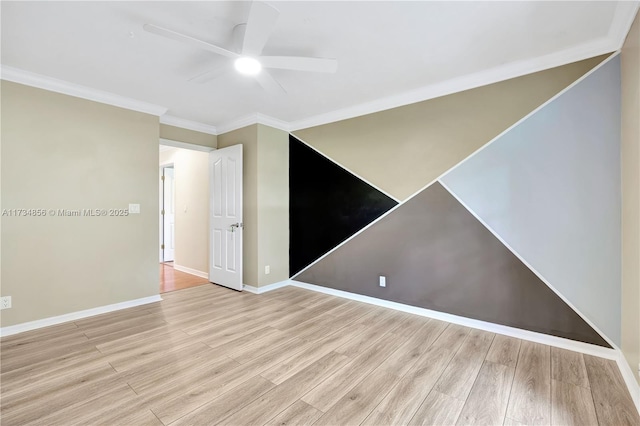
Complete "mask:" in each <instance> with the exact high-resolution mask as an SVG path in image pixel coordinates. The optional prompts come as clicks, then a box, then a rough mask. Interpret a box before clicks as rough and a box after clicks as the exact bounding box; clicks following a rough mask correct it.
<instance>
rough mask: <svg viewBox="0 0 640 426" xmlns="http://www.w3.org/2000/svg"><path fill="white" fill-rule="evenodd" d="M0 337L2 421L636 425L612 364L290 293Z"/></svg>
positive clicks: (191, 302)
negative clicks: (0, 338)
mask: <svg viewBox="0 0 640 426" xmlns="http://www.w3.org/2000/svg"><path fill="white" fill-rule="evenodd" d="M163 298H164V300H163V301H162V302H158V303H154V304H150V305H144V306H139V307H136V308H131V309H127V310H123V311H118V312H113V313H110V314H105V315H100V316H96V317H91V318H86V319H83V320H79V321H75V322H70V323H65V324H61V325H58V326H53V327H49V328H46V329H41V330H36V331H33V332H28V333H23V334H19V335H15V336H10V337H7V338H4V339H2V340H1V342H0V360H1V366H0V371H1V375H0V391H1V393H0V395H1V400H0V401H1V404H0V422H1V424H2V425H3V426H11V425H65V426H66V425H215V424H221V425H245V424H246V425H276V424H277V425H306V424H308V425H311V424H315V425H361V424H362V425H428V424H433V425H453V424H462V425H472V424H474V425H503V424H504V425H520V424H526V425H534V424H544V425H549V424H553V425H596V424H599V425H616V426H619V425H634V426H637V425H640V418H639V417H638V413H637V412H636V410H635V407H634V405H633V402H632V400H631V397H630V396H629V394H628V392H627V389H626V387H625V385H624V381H623V379H622V377H621V375H620V372H619V371H618V369H617V367H616V364H615V362H613V361H609V360H605V359H600V358H596V357H592V356H586V355H584V356H583V355H582V354H579V353H574V352H570V351H565V350H561V349H557V348H551V347H549V346H545V345H540V344H536V343H531V342H528V341H521V340H518V339H514V338H510V337H505V336H500V335H494V334H492V333H488V332H484V331H480V330H475V329H470V328H466V327H462V326H459V325H455V324H448V323H444V322H441V321H437V320H430V319H427V318H423V317H419V316H414V315H410V314H406V313H402V312H397V311H393V310H389V309H385V308H380V307H376V306H372V305H367V304H363V303H358V302H354V301H349V300H345V299H340V298H336V297H333V296H328V295H325V294H320V293H315V292H311V291H308V290H303V289H300V288H295V287H287V288H282V289H279V290H275V291H272V292H269V293H265V294H262V295H254V294H250V293H239V292H235V291H233V290H228V289H225V288H222V287H218V286H215V285H211V284H209V285H201V286H197V287H193V288H188V289H184V290H177V291H173V292H171V293H166V294H164V295H163Z"/></svg>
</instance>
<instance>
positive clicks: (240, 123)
mask: <svg viewBox="0 0 640 426" xmlns="http://www.w3.org/2000/svg"><path fill="white" fill-rule="evenodd" d="M253 124H264V125H265V126H270V127H274V128H276V129H280V130H284V131H285V132H288V131H289V130H290V125H289V123H287V122H286V121H282V120H279V119H277V118H273V117H270V116H268V115H264V114H260V113H255V114H248V115H245V116H243V117H240V118H237V119H235V120H232V121H229V122H227V123H224V124H221V125H220V126H218V127H217V129H218V134H219V135H221V134H223V133H228V132H232V131H234V130H238V129H241V128H243V127H247V126H251V125H253Z"/></svg>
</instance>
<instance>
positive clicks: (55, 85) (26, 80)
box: [0, 65, 167, 116]
mask: <svg viewBox="0 0 640 426" xmlns="http://www.w3.org/2000/svg"><path fill="white" fill-rule="evenodd" d="M0 78H1V79H2V80H6V81H12V82H14V83H19V84H24V85H26V86H31V87H37V88H39V89H45V90H49V91H51V92H56V93H62V94H63V95H69V96H74V97H76V98H82V99H87V100H89V101H94V102H100V103H102V104H107V105H113V106H116V107H119V108H125V109H129V110H132V111H138V112H143V113H145V114H151V115H155V116H161V115H162V114H164V113H165V112H166V111H167V108H165V107H163V106H160V105H154V104H150V103H147V102H142V101H138V100H135V99H131V98H127V97H125V96H120V95H116V94H114V93H110V92H105V91H102V90H97V89H92V88H90V87H86V86H80V85H78V84H74V83H69V82H68V81H63V80H58V79H56V78H52V77H47V76H44V75H41V74H36V73H33V72H30V71H25V70H22V69H19V68H14V67H10V66H7V65H0Z"/></svg>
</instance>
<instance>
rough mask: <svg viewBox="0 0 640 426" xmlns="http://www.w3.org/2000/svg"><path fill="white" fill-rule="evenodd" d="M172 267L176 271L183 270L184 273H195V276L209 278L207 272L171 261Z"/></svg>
mask: <svg viewBox="0 0 640 426" xmlns="http://www.w3.org/2000/svg"><path fill="white" fill-rule="evenodd" d="M173 269H175V270H176V271H180V272H184V273H187V274H191V275H195V276H196V277H200V278H206V279H209V274H208V273H206V272H202V271H198V270H197V269H191V268H187V267H186V266H180V265H178V264H176V263H175V262H174V263H173Z"/></svg>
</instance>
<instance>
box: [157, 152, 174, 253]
mask: <svg viewBox="0 0 640 426" xmlns="http://www.w3.org/2000/svg"><path fill="white" fill-rule="evenodd" d="M167 167H172V168H173V170H174V172H175V166H174V164H173V162H169V163H162V164H160V168H159V169H158V182H159V185H160V191H159V195H160V197H159V198H160V200H159V201H160V205H159V206H158V217H159V222H160V229H159V233H158V237H159V238H158V239H159V242H158V250H159V251H160V263H162V262H164V250H162V243H163V242H164V217H163V215H162V209H163V208H164V181H163V180H162V176H163V170H164V169H165V168H167ZM174 197H175V194H174Z"/></svg>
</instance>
